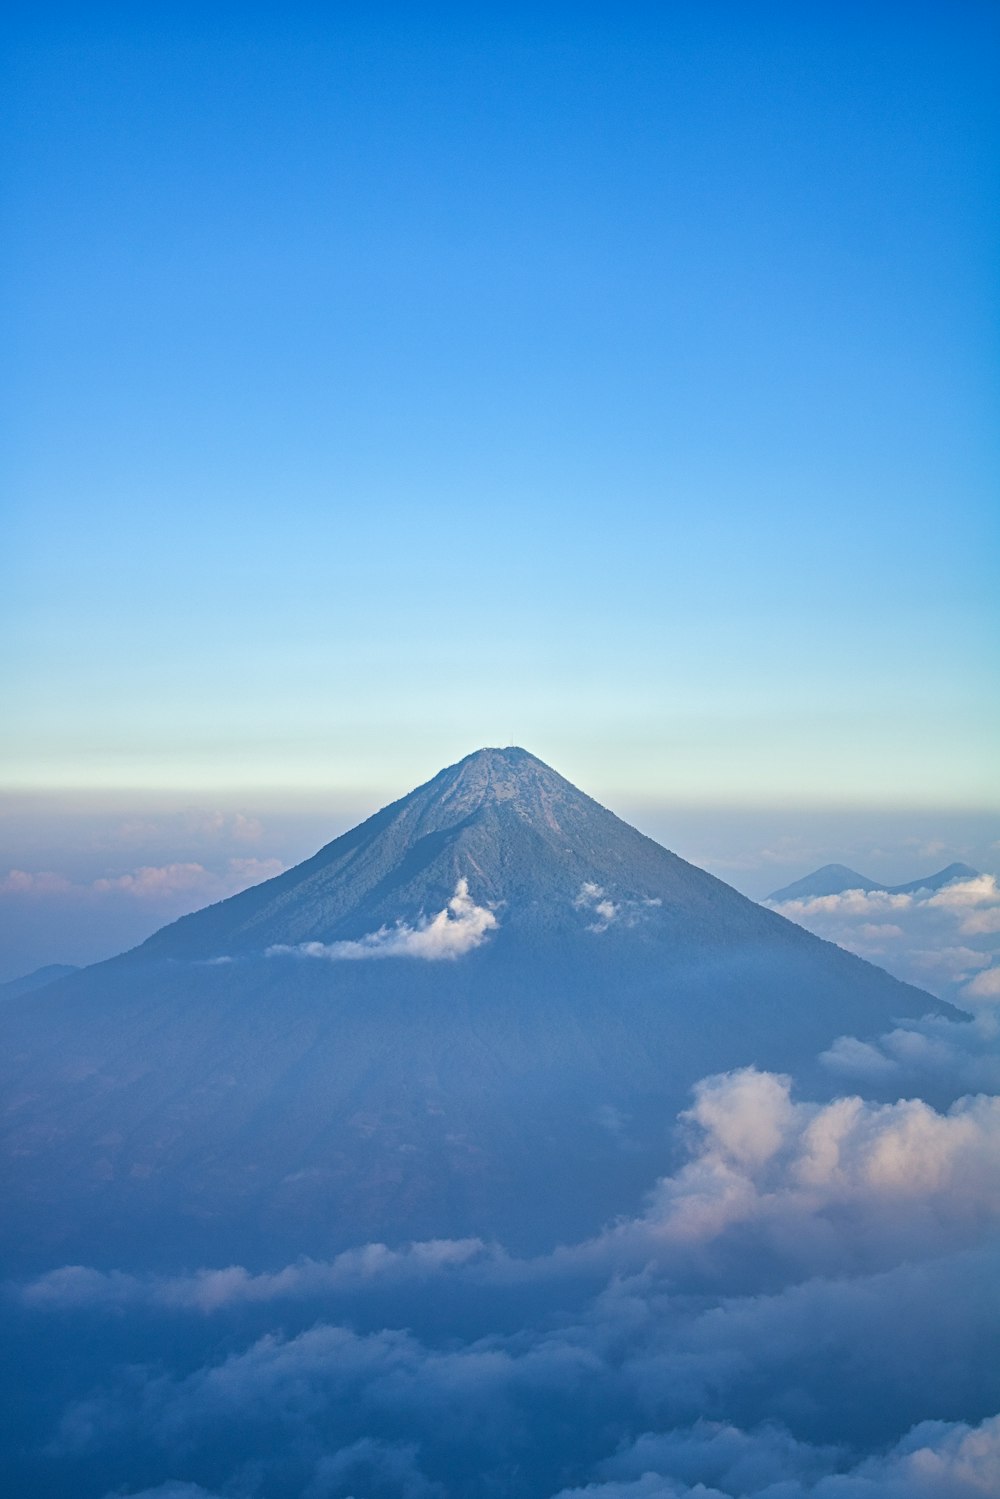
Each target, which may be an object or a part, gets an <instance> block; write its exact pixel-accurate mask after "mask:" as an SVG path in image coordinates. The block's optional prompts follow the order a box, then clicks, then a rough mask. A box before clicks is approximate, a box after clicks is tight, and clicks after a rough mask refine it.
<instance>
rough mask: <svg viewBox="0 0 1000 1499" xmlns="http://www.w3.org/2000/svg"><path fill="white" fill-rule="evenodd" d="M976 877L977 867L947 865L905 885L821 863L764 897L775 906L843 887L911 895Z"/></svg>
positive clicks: (835, 893) (837, 865)
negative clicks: (889, 883)
mask: <svg viewBox="0 0 1000 1499" xmlns="http://www.w3.org/2000/svg"><path fill="white" fill-rule="evenodd" d="M978 878H979V870H978V869H972V868H970V866H969V865H968V864H949V865H948V866H947V868H945V869H939V870H938V871H937V873H936V874H929V875H926V876H925V877H924V878H923V879H920V880H910V881H909V883H908V884H906V885H882V884H880V883H879V882H878V880H870V879H869V878H868V876H867V875H864V874H858V872H857V870H854V869H848V868H847V866H846V865H845V864H824V865H823V867H822V869H814V870H813V872H812V874H807V875H804V876H803V878H802V879H801V880H795V881H794V882H793V883H792V884H791V885H785V886H784V888H783V889H781V890H774V891H772V892H771V894H770V895H769V896H768V897H767V899H768V900H769V901H772V902H773V903H774V904H775V905H781V903H782V902H783V901H786V900H810V899H811V898H813V897H814V896H817V895H842V894H843V893H844V891H845V890H866V891H868V890H884V891H886V892H887V893H888V894H889V895H913V894H914V893H915V892H916V891H917V890H942V889H943V888H944V887H945V885H953V884H954V883H955V881H956V880H975V879H978Z"/></svg>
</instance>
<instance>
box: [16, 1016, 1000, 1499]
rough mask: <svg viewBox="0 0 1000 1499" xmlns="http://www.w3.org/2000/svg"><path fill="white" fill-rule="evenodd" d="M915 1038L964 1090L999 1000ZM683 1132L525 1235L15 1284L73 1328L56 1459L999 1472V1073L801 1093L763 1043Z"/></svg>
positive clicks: (949, 1488)
mask: <svg viewBox="0 0 1000 1499" xmlns="http://www.w3.org/2000/svg"><path fill="white" fill-rule="evenodd" d="M977 1038H978V1039H977ZM861 1045H862V1043H860V1042H858V1041H856V1040H855V1041H853V1042H851V1040H850V1038H844V1040H843V1042H842V1043H841V1044H839V1045H838V1047H835V1048H833V1049H832V1051H833V1052H834V1053H836V1055H837V1057H838V1058H840V1059H841V1060H842V1061H843V1059H844V1058H846V1059H847V1063H850V1061H851V1058H852V1056H855V1055H856V1053H857V1048H859V1047H860V1046H861ZM908 1048H909V1050H908ZM977 1050H978V1052H979V1053H980V1054H979V1055H978V1057H977ZM914 1051H915V1052H916V1053H917V1054H918V1055H919V1056H921V1057H923V1058H924V1059H925V1060H926V1058H927V1056H930V1055H932V1056H933V1067H932V1068H931V1067H930V1063H928V1068H930V1071H929V1074H928V1075H933V1077H934V1078H935V1079H936V1080H937V1081H938V1082H940V1083H941V1084H942V1085H943V1086H944V1085H947V1086H948V1087H950V1088H951V1089H956V1088H958V1087H959V1085H960V1084H961V1082H962V1081H963V1079H964V1077H965V1076H966V1073H967V1071H968V1069H969V1068H970V1067H971V1066H973V1065H974V1064H985V1063H987V1062H988V1061H989V1059H990V1057H991V1056H992V1057H993V1059H994V1060H995V1059H996V1055H997V1044H996V1037H995V1034H994V1033H991V1032H990V1031H989V1029H988V1027H987V1022H986V1019H985V1017H981V1018H980V1019H979V1020H977V1021H976V1022H975V1023H974V1024H962V1023H958V1022H948V1021H942V1020H937V1021H934V1022H923V1023H922V1028H917V1027H915V1028H912V1029H910V1030H907V1031H905V1032H904V1031H902V1030H900V1031H896V1032H892V1033H890V1034H889V1035H888V1036H886V1037H883V1038H882V1040H881V1041H880V1042H879V1043H877V1045H873V1046H872V1052H873V1053H877V1054H878V1055H879V1056H880V1057H881V1058H882V1064H881V1065H882V1069H883V1074H884V1070H885V1068H890V1069H891V1068H892V1067H896V1066H899V1067H903V1066H904V1065H906V1066H909V1065H911V1062H912V1053H913V1052H914ZM845 1065H846V1064H845ZM875 1070H876V1071H877V1070H878V1069H877V1068H876V1069H875ZM883 1074H880V1076H881V1075H883ZM677 1128H678V1130H679V1132H680V1136H679V1138H680V1140H681V1142H682V1143H683V1148H684V1159H683V1160H682V1162H681V1164H680V1165H679V1166H678V1168H677V1170H676V1171H675V1172H673V1173H672V1174H670V1175H668V1176H665V1177H663V1178H662V1179H661V1180H660V1181H659V1182H657V1183H656V1184H655V1186H654V1187H653V1188H652V1190H651V1191H650V1193H649V1195H648V1197H647V1199H646V1201H645V1203H644V1205H643V1207H642V1209H641V1211H639V1212H638V1213H637V1214H636V1215H635V1216H633V1217H632V1218H629V1219H625V1220H622V1221H620V1222H618V1223H614V1224H611V1225H609V1226H608V1228H607V1229H606V1230H605V1231H604V1232H603V1233H601V1234H600V1235H598V1236H597V1237H596V1238H593V1239H591V1240H587V1241H585V1242H582V1243H578V1244H572V1245H566V1246H563V1247H562V1248H560V1249H557V1250H556V1251H554V1252H553V1253H551V1254H549V1255H545V1256H542V1257H539V1258H535V1259H523V1258H522V1259H519V1258H516V1257H514V1256H512V1255H509V1254H508V1253H506V1252H505V1250H504V1249H503V1248H502V1247H501V1246H498V1245H490V1244H485V1243H483V1242H481V1241H480V1240H476V1239H470V1240H457V1241H451V1240H444V1241H442V1240H437V1241H429V1242H427V1243H422V1244H414V1245H410V1246H401V1247H396V1248H390V1247H387V1246H385V1245H366V1246H362V1247H360V1248H358V1249H357V1250H353V1251H350V1252H348V1253H347V1254H342V1255H339V1256H337V1257H336V1259H333V1260H330V1261H326V1262H320V1261H301V1262H298V1263H296V1264H292V1265H288V1266H285V1267H283V1268H281V1269H278V1270H274V1271H260V1270H257V1271H254V1270H252V1269H249V1268H247V1267H244V1266H230V1267H226V1268H220V1269H216V1270H212V1269H205V1270H201V1271H197V1272H195V1273H175V1274H171V1275H150V1274H146V1275H134V1274H129V1273H127V1272H126V1271H124V1270H119V1271H115V1272H100V1271H97V1270H94V1269H87V1268H85V1267H79V1266H77V1267H63V1268H62V1269H60V1270H58V1271H54V1272H50V1273H49V1274H46V1275H43V1276H40V1277H37V1278H35V1279H33V1280H30V1281H28V1282H26V1283H22V1284H15V1285H9V1286H8V1287H7V1289H6V1298H5V1299H6V1305H7V1308H8V1310H9V1311H10V1312H11V1313H12V1315H13V1314H14V1313H16V1318H15V1321H16V1319H17V1318H19V1319H20V1322H19V1323H17V1325H19V1326H21V1327H22V1328H23V1336H24V1338H25V1339H26V1343H25V1347H26V1348H30V1347H34V1345H35V1342H36V1341H37V1338H38V1333H39V1330H40V1329H39V1321H38V1319H39V1318H41V1319H44V1327H43V1328H42V1330H43V1331H44V1337H43V1339H42V1342H43V1344H44V1342H45V1341H46V1339H51V1337H52V1334H53V1328H54V1327H58V1326H63V1327H64V1328H65V1329H66V1333H65V1340H66V1348H67V1349H68V1350H70V1351H69V1353H68V1354H67V1360H66V1368H65V1371H64V1372H63V1374H62V1378H63V1380H64V1383H65V1387H64V1388H63V1390H62V1392H61V1394H60V1396H59V1398H58V1400H57V1401H55V1402H54V1403H53V1405H52V1411H51V1419H50V1420H49V1422H48V1424H47V1426H46V1427H45V1428H44V1429H42V1430H40V1431H39V1434H38V1438H37V1443H38V1448H37V1450H38V1453H39V1454H44V1456H39V1458H38V1461H40V1462H44V1463H45V1464H48V1465H51V1464H53V1463H55V1464H56V1465H57V1466H58V1469H59V1471H60V1472H63V1473H65V1474H66V1475H67V1488H66V1493H67V1496H68V1494H69V1493H71V1492H72V1493H74V1494H76V1493H87V1492H92V1493H94V1494H95V1495H98V1496H99V1495H101V1494H105V1493H106V1494H109V1495H110V1494H116V1495H117V1494H127V1495H132V1496H137V1495H140V1494H141V1495H142V1496H144V1499H153V1496H155V1499H216V1496H222V1495H224V1496H225V1499H263V1496H265V1495H266V1496H267V1499H293V1496H295V1499H299V1496H303V1495H304V1496H308V1499H349V1496H354V1499H357V1496H359V1495H366V1496H372V1499H380V1496H385V1499H395V1496H400V1499H408V1496H416V1499H420V1496H424V1499H427V1496H434V1499H494V1496H495V1495H497V1494H501V1493H502V1494H504V1495H505V1496H508V1495H509V1496H511V1499H553V1496H557V1495H558V1496H560V1499H570V1496H572V1499H583V1496H588V1499H626V1496H627V1499H649V1496H654V1499H657V1496H659V1499H663V1496H669V1499H886V1496H888V1499H971V1496H973V1495H974V1496H977V1499H982V1496H984V1495H986V1494H992V1493H994V1492H996V1491H997V1483H998V1462H1000V1418H997V1411H998V1410H1000V1369H998V1367H997V1364H996V1359H995V1348H996V1346H997V1341H998V1339H1000V1298H998V1297H997V1294H996V1287H997V1285H998V1284H1000V1233H998V1227H1000V1190H998V1182H1000V1097H997V1096H995V1095H994V1094H990V1093H986V1092H978V1093H974V1094H968V1095H967V1096H964V1097H962V1098H960V1099H959V1100H957V1101H956V1102H954V1103H953V1104H951V1105H950V1106H948V1107H943V1108H935V1107H933V1106H932V1105H931V1104H930V1103H928V1102H926V1101H925V1100H922V1099H920V1098H918V1097H912V1096H911V1097H900V1096H896V1097H893V1098H892V1099H891V1100H889V1101H886V1102H878V1101H873V1100H866V1099H865V1098H863V1097H862V1096H861V1095H860V1093H859V1094H857V1095H855V1094H848V1093H845V1094H843V1095H842V1096H839V1097H837V1098H834V1099H832V1100H829V1101H827V1102H822V1101H810V1100H804V1099H800V1098H799V1097H797V1095H796V1092H795V1089H794V1086H793V1084H792V1082H791V1081H790V1079H788V1078H787V1077H784V1076H781V1075H779V1074H775V1073H767V1072H760V1071H757V1070H755V1069H753V1068H745V1069H741V1070H739V1071H735V1072H731V1073H725V1074H719V1075H717V1076H714V1077H709V1078H705V1079H703V1081H702V1082H701V1083H700V1084H699V1085H698V1087H697V1088H696V1090H695V1092H694V1096H693V1099H692V1103H691V1107H690V1108H689V1109H688V1110H687V1111H686V1112H685V1113H684V1115H682V1116H681V1118H680V1120H679V1121H678V1123H677ZM125 1313H127V1316H125V1315H124V1314H125ZM137 1334H138V1335H139V1337H140V1341H139V1343H138V1345H136V1343H135V1339H136V1336H137ZM74 1338H75V1339H76V1340H77V1343H78V1344H79V1347H80V1349H81V1350H82V1351H81V1352H80V1353H79V1354H77V1355H75V1357H76V1363H75V1364H74V1362H73V1359H74V1355H73V1353H72V1350H73V1348H74ZM102 1338H103V1339H105V1340H106V1342H107V1345H108V1346H107V1351H106V1353H105V1354H104V1355H103V1358H98V1359H97V1364H96V1367H97V1368H99V1369H100V1371H101V1372H100V1374H99V1376H98V1375H96V1374H95V1352H94V1350H95V1343H96V1345H97V1346H100V1342H101V1339H102ZM136 1347H139V1348H141V1350H142V1351H141V1359H140V1361H139V1362H137V1361H136V1353H135V1351H134V1350H135V1349H136ZM115 1350H120V1351H118V1352H116V1351H115ZM14 1362H15V1364H16V1363H17V1360H16V1358H15V1361H14ZM12 1367H13V1366H12ZM26 1462H27V1464H28V1466H27V1468H26V1473H27V1477H28V1478H29V1479H30V1476H31V1472H32V1471H33V1470H32V1469H31V1466H30V1460H27V1459H26ZM140 1474H141V1475H143V1476H142V1481H141V1482H137V1481H135V1480H136V1477H137V1476H138V1475H140ZM98 1475H103V1476H101V1477H100V1481H98ZM130 1480H131V1481H130ZM25 1487H28V1488H30V1483H29V1482H27V1480H26V1482H25Z"/></svg>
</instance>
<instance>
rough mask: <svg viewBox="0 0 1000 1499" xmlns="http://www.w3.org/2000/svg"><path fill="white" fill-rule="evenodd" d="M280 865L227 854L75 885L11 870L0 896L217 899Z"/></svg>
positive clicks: (48, 873) (51, 875) (50, 873)
mask: <svg viewBox="0 0 1000 1499" xmlns="http://www.w3.org/2000/svg"><path fill="white" fill-rule="evenodd" d="M283 869H284V865H283V864H282V862H281V860H280V859H256V858H232V859H228V860H227V861H226V863H225V865H224V866H223V868H222V869H208V868H206V867H205V865H204V864H198V863H191V862H187V863H173V864H144V865H142V866H141V867H140V868H138V869H133V870H129V871H128V872H127V873H125V874H118V875H102V876H101V877H99V878H98V879H94V880H90V881H89V882H86V883H78V882H74V881H73V880H70V879H68V878H67V877H66V876H65V875H62V874H59V873H57V872H55V871H54V870H50V869H45V870H39V871H34V872H32V871H28V870H23V869H11V870H9V871H8V873H7V874H6V876H5V877H4V878H3V880H0V895H14V896H28V897H35V898H38V899H42V900H44V899H45V898H46V897H49V896H62V897H68V898H71V899H74V900H77V901H80V902H94V901H100V900H101V899H102V898H106V897H109V896H126V897H131V898H134V899H135V900H138V901H157V900H159V899H161V898H162V897H164V896H168V897H169V896H188V895H190V896H194V897H198V898H201V899H204V900H221V899H222V898H223V897H224V896H227V895H234V894H236V892H237V891H239V890H245V889H246V888H247V886H248V885H257V884H260V883H261V882H262V881H263V880H269V879H271V878H273V876H274V875H276V874H280V873H281V872H282V870H283Z"/></svg>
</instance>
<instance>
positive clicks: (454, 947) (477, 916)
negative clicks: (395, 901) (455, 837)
mask: <svg viewBox="0 0 1000 1499" xmlns="http://www.w3.org/2000/svg"><path fill="white" fill-rule="evenodd" d="M496 928H497V919H496V916H495V915H494V913H493V911H492V910H491V909H490V908H489V906H477V905H476V903H475V901H474V900H473V899H472V897H471V895H470V894H469V882H468V880H467V879H465V878H464V877H463V878H462V879H460V880H459V881H458V883H457V884H456V886H455V893H454V895H453V896H452V897H451V899H450V900H449V902H448V904H447V906H445V908H444V909H443V910H441V911H438V913H437V914H436V915H435V916H430V917H421V918H420V919H419V920H418V921H417V922H416V923H415V924H414V925H412V926H411V925H409V924H408V923H407V922H404V921H397V922H396V924H395V926H391V927H388V926H382V927H379V929H378V931H377V932H368V933H366V935H365V936H363V937H358V938H357V939H356V940H353V941H346V942H300V943H298V944H297V945H296V946H294V947H288V946H285V945H284V944H278V945H276V946H274V947H269V948H268V949H267V956H268V957H287V956H293V957H301V958H326V959H328V960H329V961H331V962H342V961H345V960H347V961H351V960H354V959H359V958H424V959H426V960H428V961H430V962H436V961H438V960H441V959H454V958H460V957H462V956H463V954H464V953H467V952H471V951H472V950H473V948H476V947H480V946H482V944H483V943H484V942H485V941H486V938H487V937H488V936H489V934H490V932H492V931H495V930H496Z"/></svg>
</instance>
